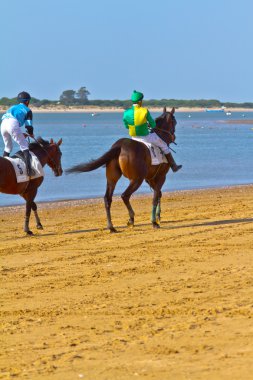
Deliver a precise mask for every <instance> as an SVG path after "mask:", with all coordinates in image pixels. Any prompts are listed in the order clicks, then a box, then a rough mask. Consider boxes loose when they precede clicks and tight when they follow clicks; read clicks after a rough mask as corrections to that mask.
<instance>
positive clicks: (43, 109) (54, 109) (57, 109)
mask: <svg viewBox="0 0 253 380" xmlns="http://www.w3.org/2000/svg"><path fill="white" fill-rule="evenodd" d="M7 108H8V107H3V106H2V107H0V113H1V112H2V113H3V112H5V111H6V109H7ZM148 108H149V110H150V111H151V112H161V111H162V107H148ZM31 109H32V110H33V112H34V113H65V112H67V113H71V112H72V113H80V112H82V113H91V114H98V113H107V112H119V113H123V112H124V108H119V107H95V106H94V107H92V106H83V107H75V106H69V107H67V106H53V107H34V106H32V105H31ZM168 109H169V107H168ZM209 109H210V110H212V108H209ZM229 111H230V112H242V113H245V112H253V109H252V108H230V109H229ZM176 112H189V113H191V112H205V108H203V107H178V108H176Z"/></svg>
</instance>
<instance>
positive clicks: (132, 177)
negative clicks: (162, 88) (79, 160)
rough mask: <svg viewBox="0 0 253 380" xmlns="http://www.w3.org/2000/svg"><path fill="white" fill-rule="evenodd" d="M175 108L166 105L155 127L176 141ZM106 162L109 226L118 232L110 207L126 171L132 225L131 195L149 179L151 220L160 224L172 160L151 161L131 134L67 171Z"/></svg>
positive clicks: (124, 196)
mask: <svg viewBox="0 0 253 380" xmlns="http://www.w3.org/2000/svg"><path fill="white" fill-rule="evenodd" d="M174 112H175V108H173V109H172V110H171V112H167V111H166V107H165V108H164V109H163V113H162V115H161V116H159V117H158V118H157V119H156V128H154V129H153V130H154V131H155V133H156V134H157V135H159V137H161V138H162V139H163V140H164V141H165V142H166V143H167V144H170V143H172V142H174V141H175V126H176V119H175V117H174ZM102 165H106V178H107V186H106V193H105V196H104V202H105V209H106V214H107V226H108V228H109V230H110V231H111V232H116V230H115V228H114V227H113V224H112V220H111V211H110V209H111V203H112V196H113V192H114V189H115V186H116V183H117V182H118V180H119V179H120V177H121V175H122V174H123V175H124V176H125V177H127V178H128V179H129V181H130V184H129V186H128V187H127V189H126V190H125V191H124V192H123V194H122V195H121V197H122V199H123V201H124V203H125V205H126V207H127V209H128V213H129V218H130V219H129V221H128V225H129V226H130V225H131V226H133V225H134V211H133V209H132V206H131V204H130V202H129V200H130V197H131V195H132V194H133V193H134V192H135V191H136V190H137V189H138V188H139V187H140V186H141V184H142V182H143V181H144V180H145V181H146V182H147V183H148V184H149V185H150V187H151V188H152V189H153V190H154V196H153V208H152V217H151V222H152V225H153V227H154V228H159V227H160V226H159V222H160V216H161V207H160V203H161V197H162V192H161V188H162V186H163V184H164V182H165V180H166V174H167V173H168V170H169V168H170V166H169V164H168V163H162V164H160V165H155V166H154V165H151V157H150V153H149V150H148V148H147V147H146V145H144V144H143V143H141V142H138V141H135V140H132V139H129V138H123V139H120V140H118V141H116V142H115V143H114V144H113V145H112V147H111V149H110V150H109V151H108V152H106V153H105V154H104V155H103V156H101V157H99V158H98V159H96V160H92V161H90V162H88V163H84V164H80V165H77V166H74V167H72V168H70V169H68V170H67V171H66V172H67V173H75V172H89V171H91V170H95V169H97V168H99V167H100V166H102Z"/></svg>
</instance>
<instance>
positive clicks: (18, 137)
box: [12, 126, 35, 177]
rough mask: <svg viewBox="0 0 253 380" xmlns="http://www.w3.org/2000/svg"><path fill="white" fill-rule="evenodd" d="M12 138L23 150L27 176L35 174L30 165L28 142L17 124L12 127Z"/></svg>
mask: <svg viewBox="0 0 253 380" xmlns="http://www.w3.org/2000/svg"><path fill="white" fill-rule="evenodd" d="M12 138H13V140H14V141H15V142H16V143H18V144H19V146H20V149H21V150H22V152H23V155H24V161H25V165H26V171H27V175H28V177H32V176H33V175H35V172H34V170H33V169H32V167H31V160H30V152H29V144H28V141H27V140H26V138H25V136H24V135H23V132H22V130H21V128H20V127H19V126H18V127H17V126H15V127H14V128H12Z"/></svg>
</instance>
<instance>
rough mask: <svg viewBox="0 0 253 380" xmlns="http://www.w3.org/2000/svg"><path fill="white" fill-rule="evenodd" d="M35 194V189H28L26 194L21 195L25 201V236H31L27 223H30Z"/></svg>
mask: <svg viewBox="0 0 253 380" xmlns="http://www.w3.org/2000/svg"><path fill="white" fill-rule="evenodd" d="M36 194H37V187H36V188H35V187H34V188H30V189H29V190H28V191H27V192H26V193H24V194H22V195H21V196H22V197H23V198H24V199H25V201H26V212H25V224H24V231H25V232H26V233H27V235H33V232H32V231H31V230H30V228H29V221H30V216H31V211H32V206H33V203H34V201H33V200H34V198H35V197H36ZM34 204H35V203H34ZM35 206H36V204H35ZM36 208H37V206H36Z"/></svg>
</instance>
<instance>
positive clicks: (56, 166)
mask: <svg viewBox="0 0 253 380" xmlns="http://www.w3.org/2000/svg"><path fill="white" fill-rule="evenodd" d="M29 137H31V138H32V139H33V140H34V141H35V142H36V143H37V144H38V145H39V146H40V147H41V149H42V150H43V151H44V152H45V153H46V155H47V157H48V158H49V161H51V163H52V164H53V165H52V168H53V171H54V172H57V173H59V171H60V164H59V165H57V164H56V162H55V160H54V158H53V157H51V155H50V154H49V153H48V151H47V150H46V149H45V148H44V146H43V145H42V144H41V143H40V142H39V141H38V140H37V139H36V138H35V137H34V136H29ZM29 137H28V139H29ZM55 145H57V144H55ZM57 148H58V147H57ZM58 149H59V148H58Z"/></svg>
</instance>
